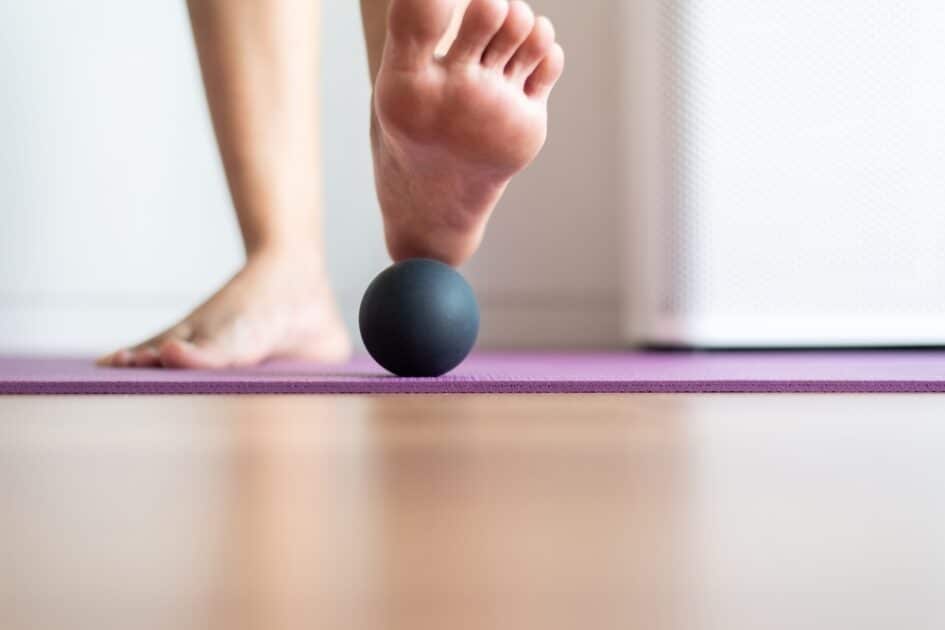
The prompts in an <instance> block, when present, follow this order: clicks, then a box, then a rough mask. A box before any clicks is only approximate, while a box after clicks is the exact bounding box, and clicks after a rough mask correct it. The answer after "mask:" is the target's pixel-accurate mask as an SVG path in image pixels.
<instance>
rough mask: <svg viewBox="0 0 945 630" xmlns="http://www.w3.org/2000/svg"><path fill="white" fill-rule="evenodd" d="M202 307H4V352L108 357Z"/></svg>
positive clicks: (170, 301)
mask: <svg viewBox="0 0 945 630" xmlns="http://www.w3.org/2000/svg"><path fill="white" fill-rule="evenodd" d="M196 301H197V300H188V299H181V298H165V299H160V300H153V301H150V300H149V301H148V302H147V303H143V304H127V303H115V304H107V303H102V304H78V303H68V302H67V303H30V302H22V303H16V304H0V352H3V353H39V354H54V353H58V354H66V353H67V354H72V353H75V354H88V353H100V352H107V351H109V350H114V349H115V348H117V347H119V346H120V345H122V344H128V343H132V342H134V341H135V340H143V339H145V338H147V337H148V336H150V335H153V334H155V333H157V332H160V331H161V330H162V329H163V328H164V327H166V326H168V325H170V324H171V323H172V322H174V321H175V320H176V319H177V318H180V317H181V316H182V315H185V314H186V312H187V307H188V306H191V305H193V304H195V303H196Z"/></svg>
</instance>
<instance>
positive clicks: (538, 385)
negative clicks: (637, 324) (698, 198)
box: [0, 351, 945, 394]
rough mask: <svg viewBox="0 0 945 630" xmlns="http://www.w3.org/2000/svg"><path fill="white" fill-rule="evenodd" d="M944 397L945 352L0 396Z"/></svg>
mask: <svg viewBox="0 0 945 630" xmlns="http://www.w3.org/2000/svg"><path fill="white" fill-rule="evenodd" d="M646 392H649V393H657V392H661V393H694V392H731V393H810V392H822V393H867V392H902V393H920V392H921V393H933V392H945V351H870V352H850V351H840V352H718V353H715V352H698V353H683V352H667V353H657V352H652V353H651V352H622V353H620V352H613V353H570V354H562V353H554V354H552V353H479V354H475V355H473V356H472V357H470V358H469V360H467V361H466V362H465V363H464V364H463V365H461V366H460V367H459V368H458V369H457V370H456V371H455V372H453V373H451V374H449V375H447V376H444V377H442V378H435V379H402V378H396V377H394V376H391V375H389V374H387V373H385V372H384V370H382V369H381V368H380V367H378V366H377V365H376V364H374V362H373V361H371V360H370V358H368V357H357V358H355V359H354V360H353V361H351V362H350V363H348V364H346V365H342V366H318V365H311V364H304V363H292V362H274V363H269V364H267V365H264V366H261V367H256V368H246V369H234V370H220V371H209V370H207V371H205V370H165V369H140V368H122V369H118V368H100V367H96V366H95V365H94V364H93V363H92V360H91V359H89V358H50V357H0V394H510V393H511V394H516V393H521V394H528V393H646Z"/></svg>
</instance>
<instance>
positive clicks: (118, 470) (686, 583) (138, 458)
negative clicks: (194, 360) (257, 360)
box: [0, 395, 945, 630]
mask: <svg viewBox="0 0 945 630" xmlns="http://www.w3.org/2000/svg"><path fill="white" fill-rule="evenodd" d="M943 627H945V398H941V397H933V396H924V397H921V396H917V397H911V396H720V395H709V396H672V397H671V396H581V397H569V396H534V397H515V396H507V397H485V396H482V397H373V398H370V397H245V398H236V397H232V398H208V397H191V398H141V397H138V398H130V397H129V398H119V397H115V398H91V397H87V398H72V397H68V398H67V397H60V398H0V628H2V629H3V630H21V629H23V630H26V629H28V630H33V629H47V628H48V629H60V628H62V629H66V628H68V629H69V630H84V629H86V628H88V629H95V630H107V629H111V628H115V629H119V628H121V629H134V630H141V629H152V628H153V629H161V630H163V629H169V630H170V629H173V630H190V629H208V630H216V629H226V630H231V629H233V630H239V629H243V628H245V629H254V630H255V629H260V630H263V629H265V630H277V629H281V628H286V629H289V628H306V629H310V628H320V629H328V630H333V629H345V630H348V629H360V628H366V629H373V628H378V629H381V628H384V629H392V630H401V629H405V630H406V629H409V630H426V629H431V630H432V629H436V630H441V629H449V630H461V629H466V628H469V629H477V630H483V629H491V628H502V629H504V628H509V629H513V628H514V629H516V630H530V629H533V628H534V629H543V630H544V629H558V628H562V629H564V628H568V629H588V630H606V629H611V628H613V629H621V630H626V629H630V628H641V629H647V630H659V629H662V628H681V629H683V628H684V629H702V628H711V629H720V630H721V629H725V630H733V629H734V630H737V629H742V628H744V629H752V630H754V629H779V628H804V629H816V628H825V629H827V628H829V629H831V630H835V629H842V628H856V629H857V630H863V629H872V628H877V629H879V628H883V629H888V628H894V629H897V630H916V629H919V628H929V629H931V628H943Z"/></svg>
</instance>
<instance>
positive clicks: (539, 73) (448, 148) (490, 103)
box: [372, 0, 564, 265]
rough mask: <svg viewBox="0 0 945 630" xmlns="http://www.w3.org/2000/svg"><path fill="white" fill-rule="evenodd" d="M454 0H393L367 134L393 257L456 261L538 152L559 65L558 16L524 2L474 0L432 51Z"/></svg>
mask: <svg viewBox="0 0 945 630" xmlns="http://www.w3.org/2000/svg"><path fill="white" fill-rule="evenodd" d="M453 6H454V1H453V0H392V2H391V9H390V24H389V32H388V38H387V45H386V47H385V50H384V57H383V60H382V63H381V67H380V70H379V72H378V76H377V81H376V84H375V89H374V118H373V125H372V142H373V148H374V167H375V176H376V182H377V191H378V197H379V200H380V204H381V210H382V213H383V217H384V227H385V236H386V239H387V246H388V249H389V251H390V254H391V256H392V257H393V258H394V260H403V259H406V258H413V257H428V258H436V259H439V260H442V261H443V262H446V263H449V264H452V265H459V264H461V263H463V262H465V261H466V260H467V259H468V258H469V257H470V256H472V254H473V253H474V252H475V251H476V249H477V248H478V246H479V243H480V241H481V239H482V236H483V233H484V230H485V226H486V223H487V221H488V219H489V216H490V214H491V213H492V210H493V209H494V208H495V205H496V203H497V202H498V201H499V199H500V197H501V196H502V194H503V192H504V191H505V189H506V186H507V185H508V183H509V180H510V179H511V178H512V177H513V176H514V175H515V174H516V173H518V172H520V171H521V170H522V169H524V168H525V167H526V166H528V165H529V164H530V163H531V162H532V161H533V160H534V159H535V157H536V156H537V155H538V152H539V151H540V150H541V147H542V146H543V145H544V142H545V138H546V133H547V118H548V116H547V103H548V97H549V95H550V94H551V91H552V89H553V87H554V85H555V83H556V82H557V80H558V78H559V77H560V76H561V73H562V70H563V68H564V51H563V50H562V48H561V46H560V45H558V44H557V42H556V41H555V31H554V28H553V26H552V24H551V22H550V21H549V20H548V19H547V18H544V17H535V14H534V13H533V11H532V9H531V8H530V7H529V6H528V5H527V4H526V3H524V2H520V1H518V0H514V1H513V2H507V1H506V0H471V2H470V4H469V6H468V8H467V10H466V13H465V15H464V16H463V20H462V23H461V25H460V28H459V31H458V34H457V36H456V39H455V41H454V42H453V43H452V45H451V46H450V48H449V51H448V52H447V53H446V54H445V55H444V56H437V55H436V54H435V52H436V48H437V45H438V44H439V42H440V40H441V39H442V38H443V36H444V34H445V33H446V31H447V29H448V26H449V22H450V18H451V12H452V10H453Z"/></svg>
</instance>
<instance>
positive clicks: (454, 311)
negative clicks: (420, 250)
mask: <svg viewBox="0 0 945 630" xmlns="http://www.w3.org/2000/svg"><path fill="white" fill-rule="evenodd" d="M359 325H360V328H361V339H363V340H364V345H365V347H366V348H367V351H368V352H369V353H370V354H371V356H372V357H374V360H375V361H377V362H378V363H379V364H380V365H381V367H383V368H385V369H386V370H388V371H390V372H392V373H393V374H396V375H397V376H423V377H432V376H442V375H443V374H446V373H447V372H449V371H450V370H452V369H453V368H455V367H456V366H458V365H459V364H460V363H462V362H463V359H465V358H466V357H467V356H468V355H469V352H470V351H471V350H472V348H473V346H474V345H475V343H476V337H477V336H478V335H479V304H478V303H477V302H476V296H475V294H473V290H472V287H470V286H469V283H468V282H466V280H465V279H464V278H463V277H462V276H461V275H460V274H459V273H458V272H457V271H455V270H454V269H453V268H452V267H450V266H448V265H444V264H443V263H441V262H437V261H435V260H427V259H424V258H416V259H413V260H405V261H403V262H400V263H397V264H396V265H394V266H392V267H390V268H388V269H387V270H385V271H384V272H383V273H381V275H379V276H378V277H377V278H375V279H374V281H373V282H372V283H371V285H370V286H369V287H368V288H367V291H365V293H364V299H363V300H361V312H360V315H359Z"/></svg>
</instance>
